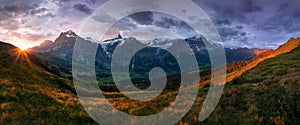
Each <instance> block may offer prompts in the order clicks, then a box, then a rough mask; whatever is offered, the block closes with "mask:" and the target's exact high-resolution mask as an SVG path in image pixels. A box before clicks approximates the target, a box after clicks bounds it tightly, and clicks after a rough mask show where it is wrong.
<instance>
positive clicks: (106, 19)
mask: <svg viewBox="0 0 300 125" xmlns="http://www.w3.org/2000/svg"><path fill="white" fill-rule="evenodd" d="M92 18H93V19H94V20H95V21H98V22H102V23H112V22H115V21H116V19H115V18H113V17H111V16H109V15H95V16H93V17H92Z"/></svg>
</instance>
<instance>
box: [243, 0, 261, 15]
mask: <svg viewBox="0 0 300 125" xmlns="http://www.w3.org/2000/svg"><path fill="white" fill-rule="evenodd" d="M242 5H243V6H242V8H240V9H241V10H242V11H243V12H247V13H251V12H257V11H262V7H261V6H259V5H256V4H255V3H254V1H252V0H246V2H245V3H243V4H242Z"/></svg>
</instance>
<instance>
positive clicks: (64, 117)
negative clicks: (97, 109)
mask: <svg viewBox="0 0 300 125" xmlns="http://www.w3.org/2000/svg"><path fill="white" fill-rule="evenodd" d="M40 61H41V60H39V59H38V58H36V57H35V58H34V56H33V55H30V54H29V53H27V52H26V51H21V50H20V49H18V48H16V47H14V46H12V45H10V44H6V43H3V42H0V69H1V70H0V86H1V87H0V124H58V123H59V124H83V123H86V124H89V123H90V124H93V123H94V122H93V120H92V119H91V118H90V117H89V116H88V115H87V114H86V113H85V111H84V110H83V108H82V106H81V105H80V103H79V101H78V99H77V97H76V96H75V94H74V93H75V91H74V87H73V86H72V82H71V81H70V80H68V79H65V78H62V77H59V76H57V75H55V74H52V73H50V72H48V71H46V70H44V69H43V68H42V67H40V66H38V65H37V64H35V63H37V62H40ZM40 63H41V62H40Z"/></svg>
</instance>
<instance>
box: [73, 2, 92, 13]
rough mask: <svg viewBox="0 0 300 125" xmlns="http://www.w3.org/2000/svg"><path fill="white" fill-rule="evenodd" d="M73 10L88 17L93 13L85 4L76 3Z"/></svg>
mask: <svg viewBox="0 0 300 125" xmlns="http://www.w3.org/2000/svg"><path fill="white" fill-rule="evenodd" d="M73 8H74V9H76V10H78V11H80V12H83V13H85V14H88V15H90V14H91V13H92V12H93V10H92V9H91V8H90V7H88V6H87V5H86V4H81V3H78V4H75V5H74V6H73Z"/></svg>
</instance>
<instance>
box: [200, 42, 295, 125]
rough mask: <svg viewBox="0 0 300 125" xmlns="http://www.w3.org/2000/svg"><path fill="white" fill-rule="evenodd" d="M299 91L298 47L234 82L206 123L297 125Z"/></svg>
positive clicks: (257, 67) (226, 90)
mask: <svg viewBox="0 0 300 125" xmlns="http://www.w3.org/2000/svg"><path fill="white" fill-rule="evenodd" d="M299 90H300V47H298V48H296V49H295V50H293V51H292V52H290V53H286V54H283V55H279V56H277V57H275V58H271V59H268V60H265V61H263V62H262V63H260V64H259V65H257V66H256V67H255V68H253V69H251V70H249V71H247V72H246V73H244V74H243V75H242V76H240V77H238V78H235V79H234V80H233V81H232V82H230V83H229V85H227V86H226V88H225V91H224V94H223V97H222V98H221V100H220V103H219V105H218V107H217V109H216V110H215V112H214V113H213V114H212V115H211V116H210V117H209V119H208V120H206V121H205V123H222V124H226V123H227V124H236V123H239V124H245V123H247V124H258V123H261V124H299V123H300V100H299V97H300V91H299Z"/></svg>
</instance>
